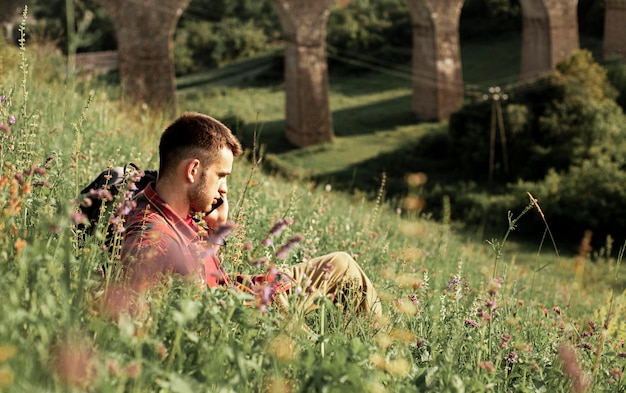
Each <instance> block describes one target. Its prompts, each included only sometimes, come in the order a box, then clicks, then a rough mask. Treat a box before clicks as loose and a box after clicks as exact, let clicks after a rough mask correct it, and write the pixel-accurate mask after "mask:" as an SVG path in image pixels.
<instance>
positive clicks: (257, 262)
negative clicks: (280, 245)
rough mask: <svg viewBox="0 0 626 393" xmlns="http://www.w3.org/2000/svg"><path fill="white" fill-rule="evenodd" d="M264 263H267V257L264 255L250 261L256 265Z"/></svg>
mask: <svg viewBox="0 0 626 393" xmlns="http://www.w3.org/2000/svg"><path fill="white" fill-rule="evenodd" d="M266 263H267V258H265V257H262V258H259V259H255V260H254V261H252V262H250V264H252V265H253V266H256V267H258V266H261V265H264V264H266Z"/></svg>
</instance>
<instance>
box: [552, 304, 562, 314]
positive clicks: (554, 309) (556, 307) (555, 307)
mask: <svg viewBox="0 0 626 393" xmlns="http://www.w3.org/2000/svg"><path fill="white" fill-rule="evenodd" d="M552 311H554V313H555V314H557V315H561V308H560V307H559V306H554V307H552Z"/></svg>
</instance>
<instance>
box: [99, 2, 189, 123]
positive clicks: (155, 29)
mask: <svg viewBox="0 0 626 393" xmlns="http://www.w3.org/2000/svg"><path fill="white" fill-rule="evenodd" d="M189 1H190V0H168V1H160V0H145V1H143V2H137V1H127V0H100V4H101V5H102V6H103V7H104V8H105V9H106V10H107V12H108V13H109V15H110V16H111V19H112V20H113V23H114V26H115V34H116V36H117V47H118V58H119V67H118V69H119V73H120V79H121V82H122V89H123V94H124V97H126V98H128V99H129V100H130V102H132V103H135V104H137V103H139V104H141V103H146V104H148V105H150V106H152V107H156V108H160V109H169V110H171V111H172V112H173V113H174V112H175V111H176V86H175V78H174V54H173V49H174V42H173V35H174V30H175V28H176V23H177V22H178V18H179V17H180V15H181V14H182V12H183V10H184V9H185V7H187V5H188V3H189Z"/></svg>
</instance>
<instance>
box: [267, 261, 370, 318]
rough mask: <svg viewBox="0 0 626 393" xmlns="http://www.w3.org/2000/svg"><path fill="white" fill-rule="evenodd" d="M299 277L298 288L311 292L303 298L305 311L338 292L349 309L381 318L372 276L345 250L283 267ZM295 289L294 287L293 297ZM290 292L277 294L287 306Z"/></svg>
mask: <svg viewBox="0 0 626 393" xmlns="http://www.w3.org/2000/svg"><path fill="white" fill-rule="evenodd" d="M283 271H284V272H285V273H286V274H289V275H290V276H291V277H292V278H294V279H295V280H296V283H297V284H296V285H295V287H301V288H302V290H303V291H304V292H305V293H307V295H306V296H305V297H304V298H303V299H302V304H301V305H299V307H303V311H304V312H305V313H308V312H311V311H313V310H314V309H316V308H317V305H316V304H315V303H314V302H315V299H316V298H318V297H321V296H327V295H334V299H335V302H342V303H348V304H343V305H344V306H346V307H347V308H353V309H354V310H355V311H357V312H359V313H361V314H365V315H371V316H372V317H374V318H378V317H380V316H381V315H382V308H381V305H380V299H379V298H378V294H377V293H376V289H375V288H374V285H372V282H371V281H370V279H369V278H368V277H367V275H365V273H364V272H363V270H362V269H361V267H360V266H359V264H358V263H356V261H355V260H354V259H352V257H351V256H350V255H349V254H347V253H345V252H333V253H330V254H327V255H324V256H321V257H317V258H313V259H311V260H309V261H307V262H303V263H299V264H297V265H293V266H290V267H288V268H286V269H283ZM294 290H295V288H292V289H291V293H292V295H291V296H293V292H294ZM291 296H290V295H289V292H288V293H282V294H279V295H277V296H276V298H275V300H277V301H279V302H280V304H281V305H282V306H284V307H288V305H289V299H290V297H291Z"/></svg>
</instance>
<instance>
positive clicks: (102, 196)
mask: <svg viewBox="0 0 626 393" xmlns="http://www.w3.org/2000/svg"><path fill="white" fill-rule="evenodd" d="M89 197H93V198H95V199H98V200H106V201H112V200H113V194H111V191H109V190H107V189H105V188H100V189H97V190H94V189H91V190H89Z"/></svg>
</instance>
